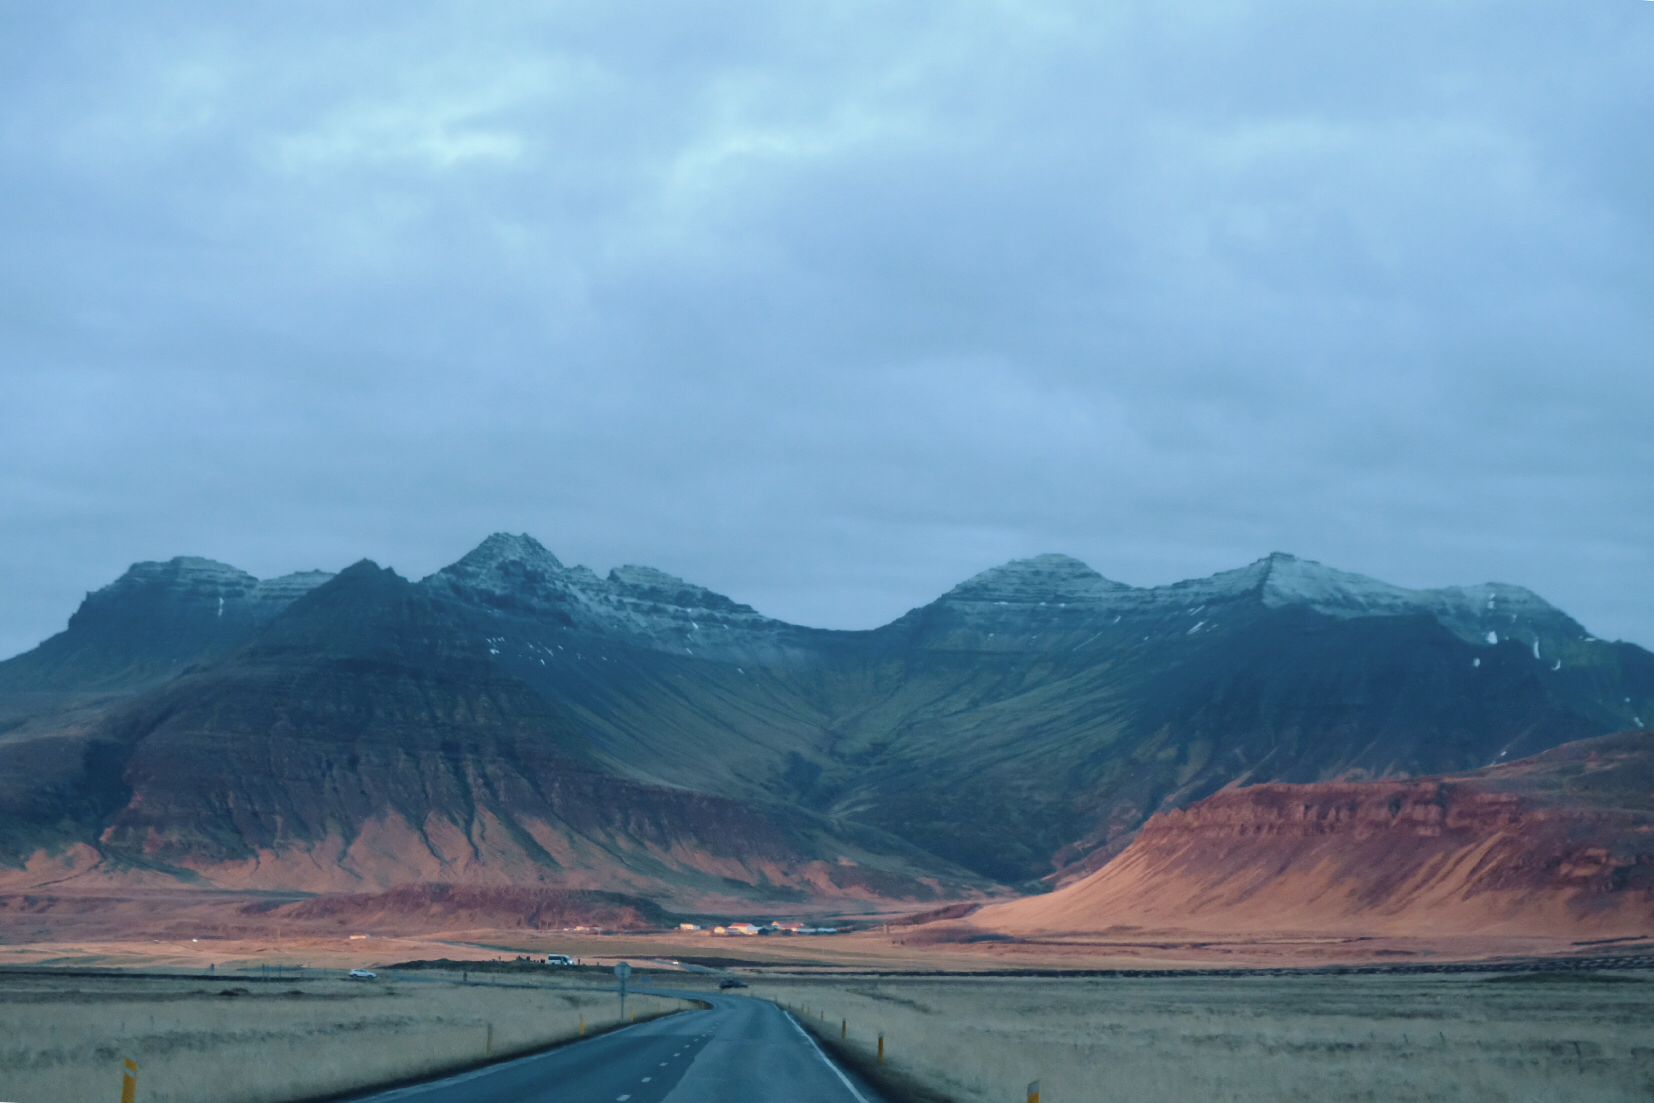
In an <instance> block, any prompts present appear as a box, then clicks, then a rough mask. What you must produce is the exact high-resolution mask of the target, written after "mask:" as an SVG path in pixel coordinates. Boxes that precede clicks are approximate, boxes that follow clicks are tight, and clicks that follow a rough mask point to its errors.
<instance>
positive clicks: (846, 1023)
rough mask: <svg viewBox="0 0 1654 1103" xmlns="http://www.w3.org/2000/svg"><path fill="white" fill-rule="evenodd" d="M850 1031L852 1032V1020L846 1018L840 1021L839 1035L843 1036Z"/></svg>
mask: <svg viewBox="0 0 1654 1103" xmlns="http://www.w3.org/2000/svg"><path fill="white" fill-rule="evenodd" d="M849 1033H850V1020H849V1019H845V1020H843V1021H842V1022H840V1023H839V1024H838V1036H839V1037H840V1038H843V1037H844V1036H845V1035H847V1034H849Z"/></svg>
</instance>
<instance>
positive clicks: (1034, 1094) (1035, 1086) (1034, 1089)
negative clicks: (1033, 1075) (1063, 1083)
mask: <svg viewBox="0 0 1654 1103" xmlns="http://www.w3.org/2000/svg"><path fill="white" fill-rule="evenodd" d="M1028 1103H1039V1081H1038V1080H1035V1081H1033V1082H1031V1083H1030V1084H1029V1085H1028Z"/></svg>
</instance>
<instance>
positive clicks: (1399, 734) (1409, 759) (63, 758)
mask: <svg viewBox="0 0 1654 1103" xmlns="http://www.w3.org/2000/svg"><path fill="white" fill-rule="evenodd" d="M1644 717H1654V655H1650V653H1649V652H1647V651H1645V650H1643V649H1641V648H1639V647H1636V646H1634V645H1631V644H1627V643H1615V642H1609V641H1603V640H1598V639H1595V638H1593V637H1592V636H1591V635H1590V634H1589V633H1588V632H1587V631H1586V630H1585V629H1584V628H1583V627H1582V626H1580V625H1579V624H1578V623H1576V622H1575V621H1573V620H1572V619H1571V618H1570V617H1568V616H1567V615H1566V614H1565V613H1563V612H1562V611H1560V610H1558V609H1556V608H1554V607H1553V606H1551V605H1549V604H1547V603H1546V602H1545V601H1543V600H1542V599H1540V598H1539V597H1538V596H1536V595H1535V594H1533V593H1531V592H1530V591H1527V590H1525V589H1522V588H1520V587H1516V586H1507V585H1501V584H1487V585H1481V586H1470V587H1452V588H1447V589H1439V590H1406V589H1402V588H1400V587H1395V586H1390V585H1387V584H1384V583H1381V582H1377V581H1375V580H1372V579H1368V578H1364V577H1362V576H1359V575H1354V574H1348V573H1345V572H1340V571H1337V570H1333V569H1331V568H1328V567H1324V566H1321V565H1320V564H1316V563H1312V562H1309V561H1306V560H1301V559H1297V558H1294V557H1292V556H1289V555H1283V554H1275V555H1271V556H1268V557H1266V558H1264V559H1261V560H1259V561H1257V562H1256V563H1253V564H1250V565H1248V566H1246V567H1242V568H1240V569H1238V570H1233V571H1227V572H1223V573H1220V574H1217V575H1214V576H1212V577H1210V578H1205V579H1198V580H1192V581H1188V582H1182V583H1178V584H1175V585H1171V586H1162V587H1154V588H1139V587H1132V586H1127V585H1124V584H1121V583H1118V582H1113V581H1110V580H1108V579H1106V578H1104V577H1103V576H1101V575H1099V574H1097V573H1096V572H1095V571H1093V570H1091V569H1090V568H1089V567H1087V566H1086V565H1085V564H1083V563H1081V562H1079V561H1078V560H1075V559H1072V558H1069V557H1066V556H1060V555H1044V556H1039V557H1036V558H1033V559H1028V560H1019V561H1015V562H1011V563H1007V564H1005V565H1003V566H1000V567H996V568H993V569H991V570H988V571H984V572H983V573H982V574H979V575H977V576H976V577H974V578H971V579H968V580H966V581H965V582H963V583H961V584H960V585H958V586H956V587H955V588H954V589H952V590H950V591H949V592H948V593H946V594H944V595H942V596H941V597H939V598H938V599H937V600H935V601H933V602H931V603H930V604H928V605H925V606H922V607H920V608H918V609H914V610H913V611H911V612H909V613H908V614H906V615H904V616H902V617H900V618H898V619H897V620H895V621H893V622H891V623H890V624H887V625H884V626H883V627H880V628H876V629H872V630H868V631H829V630H822V629H812V628H805V627H800V626H796V625H791V624H787V623H784V622H781V621H778V620H774V619H771V618H768V617H765V616H763V615H761V614H759V613H757V612H756V611H754V610H753V609H751V608H750V607H748V606H745V605H742V604H739V603H737V602H735V601H733V600H731V599H730V598H727V597H724V596H722V595H720V594H716V593H713V592H711V591H709V590H707V589H705V588H703V587H700V586H696V585H693V584H691V583H688V582H685V581H683V580H681V579H678V578H675V577H673V576H671V575H668V574H665V573H663V572H660V571H656V570H653V569H650V568H646V567H621V568H617V569H615V570H612V571H610V572H609V573H608V574H607V575H605V576H600V575H598V574H596V573H594V572H592V571H590V570H588V569H586V568H584V567H577V566H576V567H570V566H565V565H564V564H563V563H561V562H560V561H559V560H558V559H557V558H556V557H555V556H554V555H553V554H552V553H551V552H549V551H548V550H547V549H546V548H544V547H543V546H541V545H540V544H539V543H538V542H536V541H535V540H533V539H531V538H529V537H527V536H512V535H507V534H496V535H494V536H491V537H489V538H488V539H487V540H485V541H483V543H482V544H481V545H479V546H478V547H477V548H476V549H475V550H473V551H472V552H471V553H469V554H468V555H466V556H465V557H464V558H462V559H460V560H459V561H458V562H456V563H454V564H452V565H451V566H448V567H445V568H443V569H442V570H440V571H438V572H436V573H435V574H433V575H431V576H429V577H427V578H425V579H422V580H419V581H410V580H408V579H404V578H402V577H401V576H399V575H397V574H396V573H395V572H394V571H391V570H388V569H385V568H381V567H379V566H377V565H375V564H373V563H370V562H366V561H363V562H360V563H357V564H355V565H353V566H351V567H348V568H346V569H344V570H342V571H340V572H339V573H338V574H327V573H323V572H309V573H304V574H297V575H288V576H285V577H283V578H279V579H271V580H266V581H260V580H258V579H255V578H253V577H252V576H251V575H248V574H246V573H244V572H241V571H239V570H236V569H235V568H232V567H228V566H226V565H224V564H220V563H215V562H212V561H210V560H204V559H192V558H179V559H174V560H171V561H169V562H167V563H140V564H137V565H135V566H134V567H132V568H131V569H130V570H129V571H128V572H127V573H126V574H125V575H123V576H122V577H121V578H120V579H118V580H116V581H115V582H113V583H111V584H110V585H109V586H106V587H105V588H103V589H101V590H99V591H97V592H96V593H93V594H89V595H88V596H87V598H86V600H85V602H84V603H83V604H82V605H81V607H80V609H79V610H78V611H77V612H76V613H75V614H74V615H73V616H72V617H71V618H70V620H69V624H68V627H67V629H66V630H65V631H64V632H62V633H60V634H58V635H56V636H54V637H52V638H51V639H49V640H47V641H45V642H44V643H42V644H41V645H40V646H39V647H37V648H35V649H34V650H32V651H29V652H26V653H24V654H22V655H19V656H16V657H14V658H12V659H9V660H7V661H5V662H3V663H0V887H3V886H7V885H10V886H14V887H41V886H47V885H60V886H62V885H104V886H107V885H109V884H121V885H140V884H141V885H181V884H194V885H200V886H203V887H217V888H250V889H269V890H289V891H302V892H350V893H362V892H372V891H378V890H385V889H390V888H392V887H393V886H396V885H403V884H408V883H412V882H422V883H456V884H469V885H475V886H498V887H503V886H541V887H543V888H548V889H553V888H554V889H559V890H578V891H598V890H601V891H611V892H623V893H628V894H633V896H635V897H638V898H647V899H652V900H658V901H663V902H665V903H666V904H668V905H669V906H672V907H676V908H678V909H680V910H683V909H693V908H717V907H733V906H735V905H736V904H738V903H750V902H754V901H765V902H768V903H770V904H773V905H777V906H779V905H783V904H793V905H797V906H800V907H804V906H819V907H826V906H832V907H837V908H843V909H853V908H874V907H882V906H886V905H888V904H889V903H890V902H891V901H935V900H955V899H986V898H990V897H993V896H996V895H1001V896H1002V895H1008V894H1011V893H1013V892H1017V891H1021V892H1030V891H1032V892H1039V891H1045V890H1048V889H1050V888H1053V887H1056V886H1060V885H1063V884H1067V883H1069V882H1072V881H1076V880H1078V879H1081V878H1084V877H1086V876H1088V875H1089V874H1091V873H1093V872H1094V871H1096V870H1098V869H1100V868H1102V867H1103V866H1104V865H1105V864H1107V863H1108V862H1109V860H1110V859H1111V858H1113V857H1114V856H1115V855H1117V854H1119V853H1120V852H1121V850H1122V849H1123V848H1124V847H1125V846H1127V845H1128V844H1129V843H1130V842H1131V840H1132V839H1133V838H1134V837H1135V835H1136V833H1137V832H1138V831H1139V829H1140V828H1142V827H1143V825H1144V823H1145V821H1146V820H1148V818H1149V817H1150V816H1153V815H1155V814H1156V813H1163V812H1168V811H1171V810H1174V809H1180V808H1184V807H1187V806H1189V805H1191V804H1192V803H1194V802H1196V801H1199V800H1202V799H1203V798H1206V797H1209V796H1211V795H1212V794H1214V793H1217V792H1218V791H1219V790H1223V789H1226V788H1233V787H1244V786H1256V785H1258V784H1260V783H1299V784H1302V783H1315V782H1329V781H1345V782H1354V781H1362V780H1370V779H1378V778H1411V777H1420V776H1424V775H1435V774H1449V773H1461V772H1464V771H1469V770H1475V769H1478V768H1483V767H1487V766H1490V765H1493V764H1496V763H1500V762H1506V761H1510V760H1513V759H1518V758H1523V757H1525V756H1528V755H1532V754H1536V753H1539V752H1543V751H1546V750H1548V749H1550V748H1554V747H1557V746H1559V745H1561V744H1563V743H1566V742H1569V741H1571V740H1577V739H1582V738H1587V737H1591V736H1597V735H1601V734H1604V733H1608V732H1614V731H1618V730H1621V729H1626V728H1631V727H1640V726H1642V720H1643V718H1644Z"/></svg>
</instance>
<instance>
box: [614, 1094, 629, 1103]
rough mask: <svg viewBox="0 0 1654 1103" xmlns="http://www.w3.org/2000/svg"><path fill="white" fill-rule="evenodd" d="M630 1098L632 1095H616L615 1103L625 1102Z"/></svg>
mask: <svg viewBox="0 0 1654 1103" xmlns="http://www.w3.org/2000/svg"><path fill="white" fill-rule="evenodd" d="M630 1098H632V1097H631V1096H629V1095H617V1096H615V1103H626V1101H627V1100H628V1099H630Z"/></svg>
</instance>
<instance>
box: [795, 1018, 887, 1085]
mask: <svg viewBox="0 0 1654 1103" xmlns="http://www.w3.org/2000/svg"><path fill="white" fill-rule="evenodd" d="M781 1014H783V1015H785V1016H786V1017H787V1021H788V1022H789V1023H792V1024H793V1029H794V1030H796V1031H798V1032H799V1033H800V1034H802V1035H804V1040H805V1041H806V1042H809V1043H810V1048H811V1049H813V1050H815V1051H816V1056H817V1057H819V1058H821V1063H822V1064H824V1065H826V1066H827V1067H828V1068H830V1069H832V1070H833V1075H834V1076H837V1077H838V1078H839V1079H840V1080H843V1081H844V1086H845V1087H847V1088H849V1089H850V1094H851V1095H853V1096H855V1097H856V1098H857V1099H859V1100H861V1103H868V1101H867V1097H866V1096H865V1095H863V1094H862V1093H861V1092H859V1091H857V1090H856V1085H854V1084H852V1083H850V1078H849V1077H848V1076H846V1075H844V1070H843V1069H841V1068H839V1067H838V1066H837V1065H835V1064H833V1059H832V1058H831V1057H828V1056H827V1053H826V1051H825V1050H823V1049H822V1048H821V1045H820V1044H819V1043H818V1042H817V1041H816V1040H815V1039H814V1038H812V1037H810V1032H809V1031H808V1030H805V1029H804V1028H803V1027H801V1026H799V1025H798V1020H797V1019H795V1018H793V1016H792V1012H790V1011H782V1012H781Z"/></svg>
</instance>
